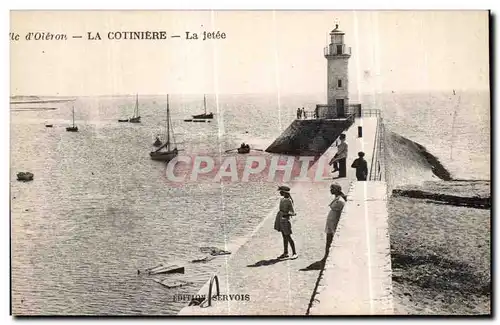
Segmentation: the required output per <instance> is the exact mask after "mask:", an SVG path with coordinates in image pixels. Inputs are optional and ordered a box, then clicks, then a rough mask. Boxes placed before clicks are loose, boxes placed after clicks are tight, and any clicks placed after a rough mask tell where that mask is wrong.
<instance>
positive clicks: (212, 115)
mask: <svg viewBox="0 0 500 325" xmlns="http://www.w3.org/2000/svg"><path fill="white" fill-rule="evenodd" d="M193 118H199V119H211V118H214V114H213V113H210V114H198V115H193Z"/></svg>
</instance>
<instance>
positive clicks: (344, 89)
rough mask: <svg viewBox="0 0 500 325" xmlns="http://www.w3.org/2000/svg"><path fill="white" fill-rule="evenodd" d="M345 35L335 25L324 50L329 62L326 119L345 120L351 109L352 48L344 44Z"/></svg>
mask: <svg viewBox="0 0 500 325" xmlns="http://www.w3.org/2000/svg"><path fill="white" fill-rule="evenodd" d="M344 35H345V33H344V32H342V31H341V30H340V29H339V25H338V24H336V25H335V29H334V30H332V31H331V32H330V44H329V45H328V46H327V47H325V48H324V55H325V58H326V60H327V61H328V72H327V73H328V77H327V78H328V86H327V87H328V89H327V96H328V100H327V110H326V112H325V114H324V117H326V118H343V117H345V116H346V114H347V110H348V107H349V69H348V68H349V58H350V57H351V48H350V47H347V46H346V45H345V44H344Z"/></svg>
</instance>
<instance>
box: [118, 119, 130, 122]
mask: <svg viewBox="0 0 500 325" xmlns="http://www.w3.org/2000/svg"><path fill="white" fill-rule="evenodd" d="M118 122H128V119H127V120H118Z"/></svg>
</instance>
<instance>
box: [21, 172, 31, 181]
mask: <svg viewBox="0 0 500 325" xmlns="http://www.w3.org/2000/svg"><path fill="white" fill-rule="evenodd" d="M34 176H35V175H33V173H30V172H20V173H17V180H18V181H23V182H29V181H32V180H33V177H34Z"/></svg>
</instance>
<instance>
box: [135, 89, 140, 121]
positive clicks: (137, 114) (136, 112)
mask: <svg viewBox="0 0 500 325" xmlns="http://www.w3.org/2000/svg"><path fill="white" fill-rule="evenodd" d="M138 116H139V94H136V95H135V112H134V117H138Z"/></svg>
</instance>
